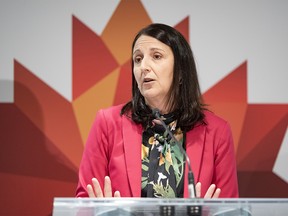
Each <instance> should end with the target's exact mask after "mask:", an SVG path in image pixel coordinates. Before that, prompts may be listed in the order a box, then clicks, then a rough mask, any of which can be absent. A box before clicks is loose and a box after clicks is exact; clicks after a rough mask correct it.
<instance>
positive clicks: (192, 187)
mask: <svg viewBox="0 0 288 216" xmlns="http://www.w3.org/2000/svg"><path fill="white" fill-rule="evenodd" d="M152 115H153V116H154V117H155V118H156V119H157V120H159V121H160V122H161V125H162V126H163V127H164V128H165V130H166V131H167V132H168V134H169V135H170V137H171V139H173V141H174V142H175V143H176V144H177V145H178V146H179V147H180V150H181V152H182V154H183V155H184V157H185V159H186V161H187V164H188V193H189V198H196V194H195V192H196V190H195V181H194V174H193V172H192V169H191V164H190V159H189V157H188V155H187V153H186V151H185V149H184V148H183V146H182V145H180V144H179V142H178V140H177V139H176V138H175V136H174V135H173V134H172V132H171V131H170V130H169V128H168V126H167V125H166V124H165V122H164V121H163V120H162V119H161V117H160V111H159V109H157V108H155V109H152Z"/></svg>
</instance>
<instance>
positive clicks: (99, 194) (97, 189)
mask: <svg viewBox="0 0 288 216" xmlns="http://www.w3.org/2000/svg"><path fill="white" fill-rule="evenodd" d="M92 183H93V186H94V191H95V196H96V197H103V193H102V189H101V187H100V184H99V182H98V180H97V179H96V178H93V179H92Z"/></svg>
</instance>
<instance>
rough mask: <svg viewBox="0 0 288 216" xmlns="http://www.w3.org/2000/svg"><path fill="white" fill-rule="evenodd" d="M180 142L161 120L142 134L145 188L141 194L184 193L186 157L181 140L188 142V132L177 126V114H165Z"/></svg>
mask: <svg viewBox="0 0 288 216" xmlns="http://www.w3.org/2000/svg"><path fill="white" fill-rule="evenodd" d="M161 118H162V120H163V121H164V122H165V124H166V125H167V126H168V129H169V130H170V131H171V132H172V134H173V135H174V137H175V138H176V139H177V140H178V144H177V143H176V142H175V141H174V140H173V139H171V137H170V136H169V134H168V132H167V131H165V128H164V127H163V126H162V125H161V124H160V122H159V121H158V122H157V120H153V121H152V124H151V125H150V126H148V127H147V128H146V130H144V131H143V134H142V154H141V159H142V187H141V188H142V190H141V197H159V198H174V197H183V191H184V184H183V183H184V168H185V157H184V156H183V154H182V152H181V149H180V148H179V144H180V145H182V146H183V144H184V143H185V134H183V132H182V131H181V129H180V128H176V125H177V121H176V120H174V119H173V118H174V115H173V114H167V115H163V116H161Z"/></svg>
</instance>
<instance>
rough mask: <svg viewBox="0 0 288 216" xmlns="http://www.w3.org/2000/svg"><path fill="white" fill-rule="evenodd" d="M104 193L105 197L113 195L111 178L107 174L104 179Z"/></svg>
mask: <svg viewBox="0 0 288 216" xmlns="http://www.w3.org/2000/svg"><path fill="white" fill-rule="evenodd" d="M104 195H105V197H112V188H111V180H110V178H109V176H105V179H104Z"/></svg>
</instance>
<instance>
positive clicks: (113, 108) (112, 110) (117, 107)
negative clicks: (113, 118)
mask: <svg viewBox="0 0 288 216" xmlns="http://www.w3.org/2000/svg"><path fill="white" fill-rule="evenodd" d="M123 106H124V104H119V105H113V106H110V107H107V108H102V109H100V110H99V111H100V112H104V113H108V114H114V113H120V111H121V109H122V108H123Z"/></svg>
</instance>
